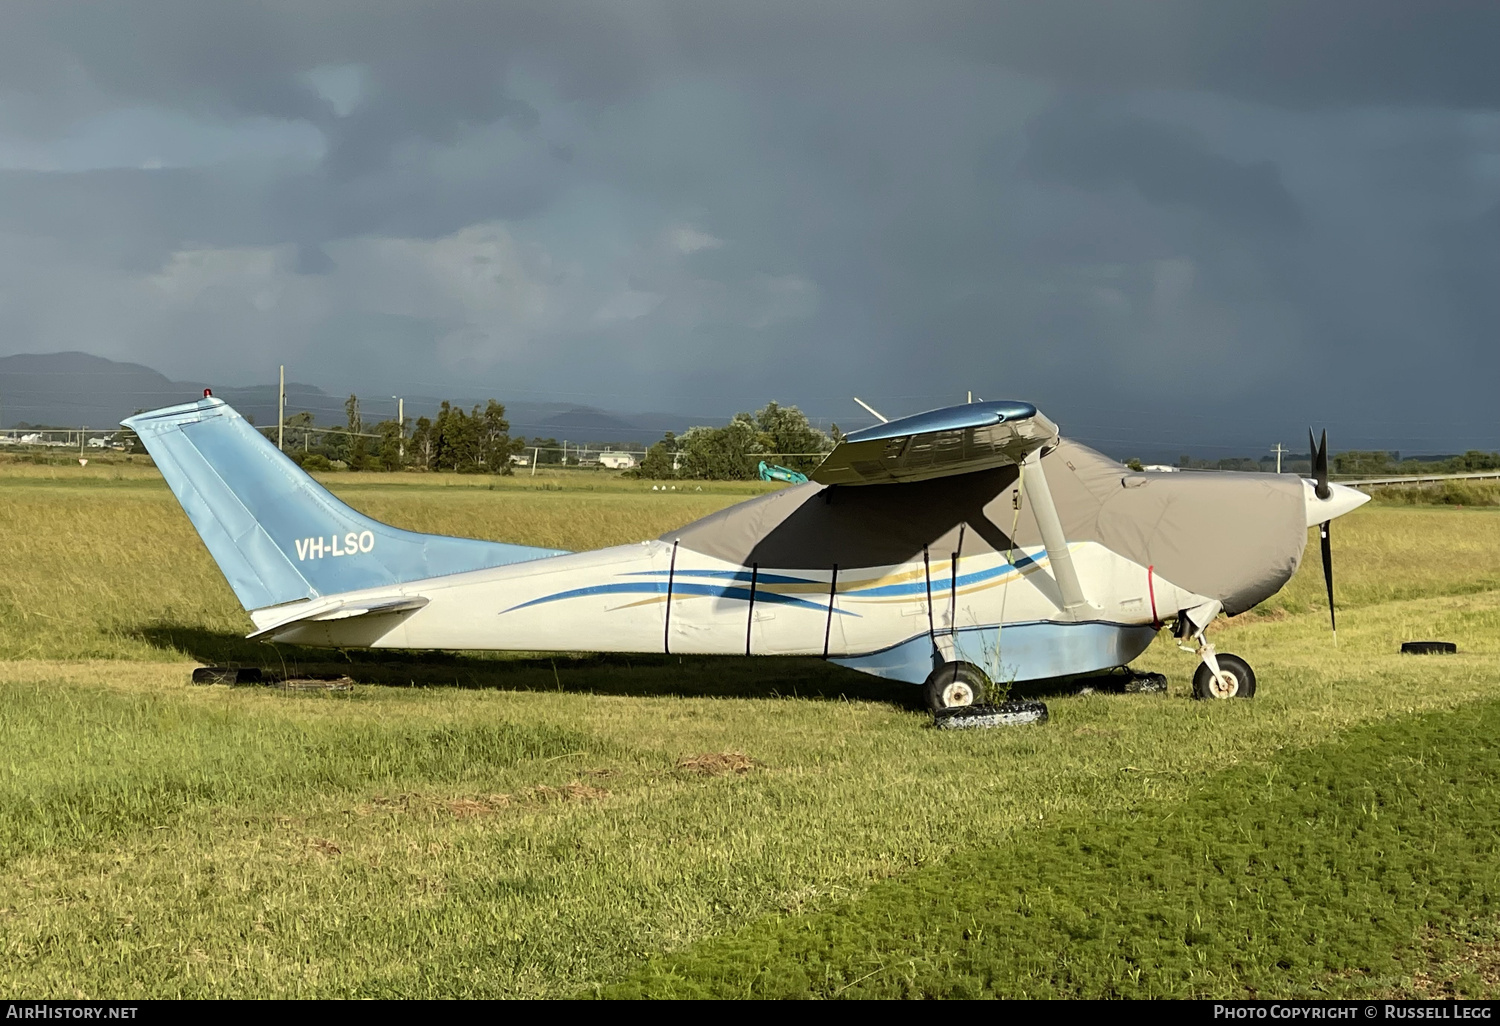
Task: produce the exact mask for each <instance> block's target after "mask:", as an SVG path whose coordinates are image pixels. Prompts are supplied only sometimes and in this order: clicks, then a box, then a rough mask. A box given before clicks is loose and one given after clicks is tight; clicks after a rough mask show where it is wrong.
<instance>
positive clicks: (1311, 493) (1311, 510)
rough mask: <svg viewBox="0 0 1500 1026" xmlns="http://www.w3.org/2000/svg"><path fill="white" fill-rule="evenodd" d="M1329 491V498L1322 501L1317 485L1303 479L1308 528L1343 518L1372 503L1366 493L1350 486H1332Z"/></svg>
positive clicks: (1303, 498) (1303, 499)
mask: <svg viewBox="0 0 1500 1026" xmlns="http://www.w3.org/2000/svg"><path fill="white" fill-rule="evenodd" d="M1328 490H1329V493H1330V494H1329V496H1328V498H1326V499H1320V498H1318V490H1317V484H1316V483H1315V482H1313V481H1309V480H1307V479H1306V478H1303V480H1302V501H1303V504H1304V505H1305V506H1306V507H1307V526H1308V527H1312V526H1313V525H1315V524H1322V523H1326V522H1328V521H1329V520H1333V519H1334V518H1335V517H1341V516H1343V515H1344V514H1345V513H1348V512H1350V511H1351V510H1355V509H1358V508H1359V507H1360V506H1363V505H1364V504H1365V503H1367V502H1369V501H1370V497H1369V496H1368V495H1366V494H1365V493H1364V492H1362V491H1360V490H1359V489H1358V488H1350V487H1349V486H1348V485H1341V484H1330V485H1329V486H1328Z"/></svg>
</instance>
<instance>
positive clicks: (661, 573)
mask: <svg viewBox="0 0 1500 1026" xmlns="http://www.w3.org/2000/svg"><path fill="white" fill-rule="evenodd" d="M669 574H674V571H671V570H632V571H631V572H630V573H628V574H622V575H621V576H622V577H666V576H668V575H669ZM675 576H676V577H711V578H728V579H729V580H732V581H749V580H750V579H751V577H752V574H751V572H750V571H749V570H677V571H675ZM753 576H754V578H755V581H756V583H757V584H822V585H826V584H827V582H826V581H817V580H811V579H809V578H806V577H787V576H786V575H784V574H768V573H762V572H758V571H757V572H756V573H755V574H754V575H753ZM759 600H760V598H759V594H757V596H756V601H759Z"/></svg>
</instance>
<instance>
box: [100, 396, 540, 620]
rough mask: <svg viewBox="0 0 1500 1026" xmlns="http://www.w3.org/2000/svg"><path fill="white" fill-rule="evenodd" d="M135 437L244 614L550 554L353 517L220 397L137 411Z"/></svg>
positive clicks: (133, 427)
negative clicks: (255, 610)
mask: <svg viewBox="0 0 1500 1026" xmlns="http://www.w3.org/2000/svg"><path fill="white" fill-rule="evenodd" d="M124 424H125V426H126V427H128V428H130V429H131V430H132V431H134V432H135V433H136V434H137V435H139V436H140V439H141V442H142V443H143V444H144V445H145V446H146V450H147V451H148V452H150V453H151V458H152V459H153V460H155V461H156V465H157V467H158V468H160V470H161V472H162V476H163V477H165V478H166V479H167V484H168V485H169V486H170V487H171V489H172V492H173V494H175V495H176V496H177V501H178V502H180V503H182V508H183V510H184V511H186V512H187V515H188V519H190V520H191V521H192V522H193V526H194V527H195V528H197V530H198V534H199V536H200V537H201V538H202V539H203V543H204V544H205V545H207V546H208V551H209V552H210V553H211V554H212V555H213V557H214V561H215V562H217V563H218V564H219V569H220V570H221V571H222V572H223V574H224V576H225V577H226V578H227V579H228V581H229V586H230V587H231V588H233V589H234V593H235V596H236V597H238V598H239V600H240V603H241V604H242V605H243V606H244V607H245V608H246V609H262V608H264V607H266V606H274V605H280V604H282V603H285V602H294V601H297V600H299V599H309V598H317V597H319V596H322V595H333V594H338V593H341V592H346V591H356V590H360V589H364V588H378V587H382V586H387V585H393V584H401V583H404V582H407V581H418V580H423V579H426V578H429V577H440V576H443V575H446V574H454V573H461V572H463V571H465V570H480V569H484V568H486V567H493V566H502V565H504V564H507V563H519V562H522V561H524V560H530V559H541V558H544V557H546V556H556V555H560V554H561V552H560V551H559V550H557V549H537V548H530V547H528V546H524V545H506V544H502V543H500V542H487V541H476V540H473V539H469V538H450V537H446V536H443V535H433V534H415V533H413V532H411V531H402V530H399V529H397V528H394V527H389V526H387V525H386V524H382V523H380V522H378V521H375V520H371V519H370V518H369V517H367V516H364V515H363V514H361V513H358V512H356V511H354V510H352V509H350V508H349V507H348V506H346V505H344V504H343V503H342V502H340V501H339V500H338V499H336V498H334V496H333V495H332V494H330V493H329V491H328V490H327V489H326V488H324V487H323V486H322V485H320V484H318V483H317V482H316V481H314V480H313V479H312V478H310V477H308V476H307V475H306V474H305V473H303V472H302V470H301V468H299V467H298V466H297V465H296V464H295V463H293V462H292V461H291V460H289V459H287V458H286V456H285V455H283V454H282V453H281V452H280V451H279V450H278V449H277V448H276V446H274V445H272V444H271V442H270V441H269V440H267V439H266V438H265V437H264V436H262V435H261V433H260V432H259V431H256V430H255V428H253V427H252V426H250V424H248V423H247V422H246V421H245V419H244V418H243V417H241V416H240V415H239V414H238V413H236V412H235V411H234V409H233V408H231V407H230V406H229V405H227V404H226V403H225V402H224V401H223V400H222V399H214V398H212V397H207V398H204V399H202V400H200V401H199V402H195V403H187V404H184V405H182V406H172V407H169V408H167V409H164V410H154V411H152V412H150V413H141V414H137V415H136V416H134V417H131V418H129V419H128V420H126V421H124Z"/></svg>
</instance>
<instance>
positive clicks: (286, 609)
mask: <svg viewBox="0 0 1500 1026" xmlns="http://www.w3.org/2000/svg"><path fill="white" fill-rule="evenodd" d="M425 605H427V600H426V599H425V598H423V597H422V596H420V595H386V596H376V597H374V598H368V597H367V598H363V599H348V600H345V599H339V598H336V597H335V598H328V599H314V600H312V601H310V602H299V603H297V604H295V605H292V606H278V607H277V608H275V609H263V610H260V611H259V612H257V613H255V614H253V615H252V619H253V620H255V626H256V627H258V628H260V629H259V630H257V631H256V632H255V633H254V634H251V635H249V637H251V638H263V637H266V636H267V635H274V634H279V633H280V632H282V631H284V630H287V629H288V628H291V627H299V626H301V625H302V624H305V623H314V622H317V623H321V622H323V621H326V620H347V619H349V618H350V617H354V616H373V615H375V614H377V613H405V612H409V611H411V610H414V609H421V608H422V607H423V606H425ZM278 614H279V615H278Z"/></svg>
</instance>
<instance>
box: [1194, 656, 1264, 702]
mask: <svg viewBox="0 0 1500 1026" xmlns="http://www.w3.org/2000/svg"><path fill="white" fill-rule="evenodd" d="M1219 671H1220V672H1221V673H1222V674H1223V675H1224V678H1225V684H1226V685H1227V686H1225V687H1220V686H1219V684H1218V683H1217V682H1216V681H1215V680H1214V675H1213V671H1211V670H1210V669H1209V668H1208V664H1207V663H1199V664H1198V670H1197V672H1196V673H1194V674H1193V697H1194V698H1198V699H1216V698H1254V697H1255V671H1254V670H1252V669H1250V664H1249V663H1247V662H1245V660H1243V659H1241V658H1240V657H1239V656H1237V655H1230V654H1229V653H1228V652H1220V653H1219Z"/></svg>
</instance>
